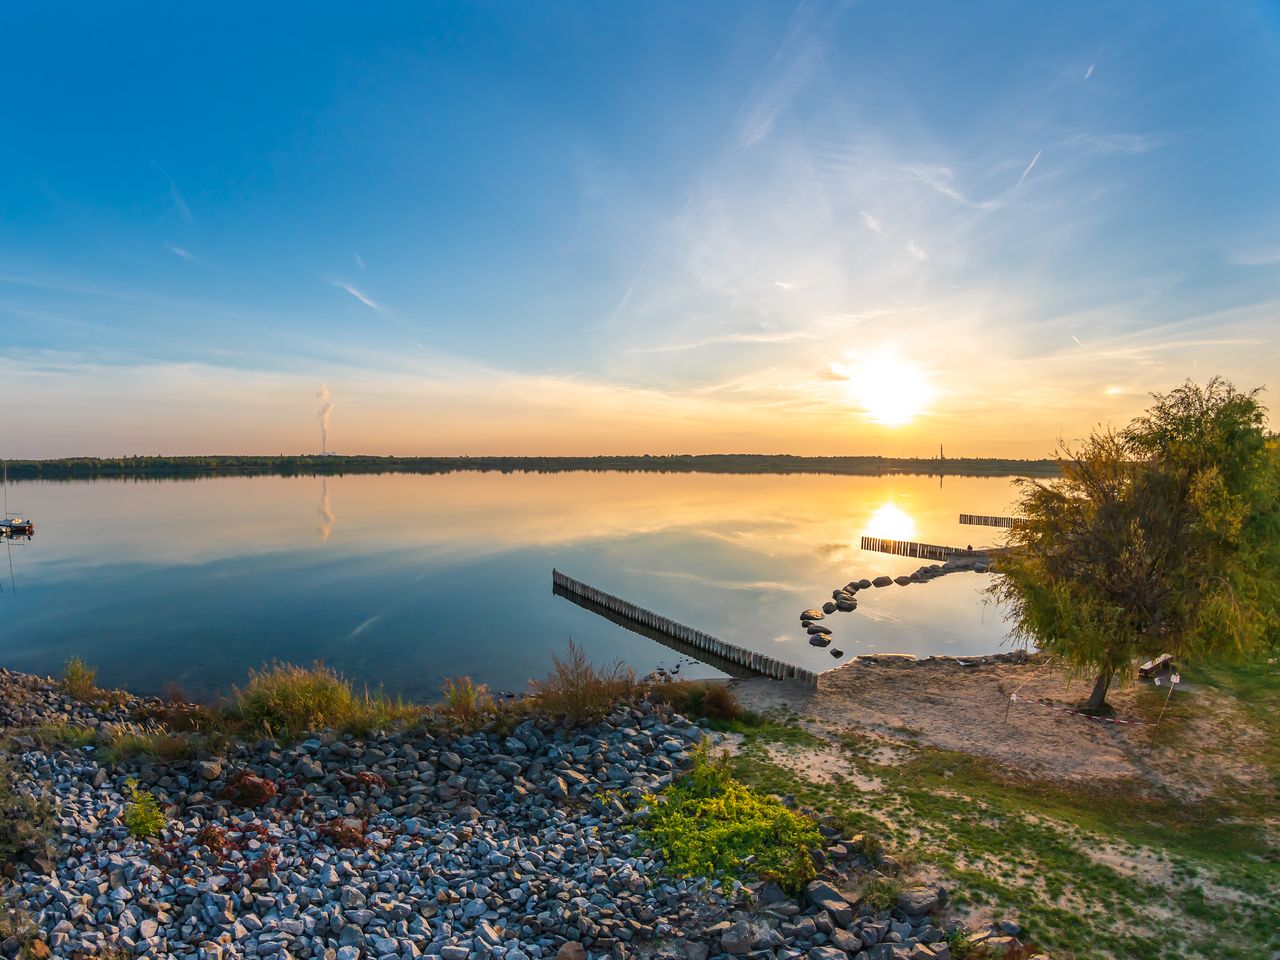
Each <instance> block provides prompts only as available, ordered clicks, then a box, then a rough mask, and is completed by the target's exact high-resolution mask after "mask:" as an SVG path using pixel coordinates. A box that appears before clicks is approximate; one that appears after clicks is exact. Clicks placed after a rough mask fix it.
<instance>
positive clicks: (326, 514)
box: [316, 478, 333, 540]
mask: <svg viewBox="0 0 1280 960" xmlns="http://www.w3.org/2000/svg"><path fill="white" fill-rule="evenodd" d="M317 512H318V513H319V514H320V521H321V523H320V526H318V527H316V533H318V534H320V539H321V540H328V539H329V534H330V533H332V532H333V510H332V509H331V508H330V507H329V480H328V478H323V479H321V481H320V507H319V509H318V511H317Z"/></svg>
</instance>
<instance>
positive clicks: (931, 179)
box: [902, 166, 969, 203]
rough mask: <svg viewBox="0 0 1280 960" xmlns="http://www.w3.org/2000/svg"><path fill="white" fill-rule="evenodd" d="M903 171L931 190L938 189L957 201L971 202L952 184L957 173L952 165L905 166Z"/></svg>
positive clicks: (945, 195)
mask: <svg viewBox="0 0 1280 960" xmlns="http://www.w3.org/2000/svg"><path fill="white" fill-rule="evenodd" d="M902 172H903V173H905V174H906V175H907V176H909V177H910V178H911V179H912V180H915V181H916V182H918V183H922V184H924V185H925V186H926V187H928V188H929V189H930V190H936V191H937V192H938V193H940V194H942V195H943V196H944V197H950V198H951V199H952V200H955V201H956V202H957V203H968V202H969V201H968V199H967V198H966V197H965V195H964V194H963V193H961V192H960V191H959V190H957V189H956V188H955V186H953V185H952V180H954V179H955V173H954V172H953V171H952V170H951V168H950V167H937V166H911V167H903V168H902Z"/></svg>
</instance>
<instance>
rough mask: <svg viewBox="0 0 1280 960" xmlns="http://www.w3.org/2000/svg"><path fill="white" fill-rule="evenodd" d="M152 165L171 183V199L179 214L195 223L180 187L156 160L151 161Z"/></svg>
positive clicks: (189, 221)
mask: <svg viewBox="0 0 1280 960" xmlns="http://www.w3.org/2000/svg"><path fill="white" fill-rule="evenodd" d="M151 165H152V166H153V167H155V168H156V170H158V171H159V172H160V175H161V176H162V177H164V178H165V180H167V181H169V197H170V199H171V200H173V205H174V206H175V207H176V208H177V210H178V212H179V213H180V214H182V218H183V219H184V220H186V221H187V222H188V223H194V222H195V218H194V217H192V216H191V208H190V207H188V206H187V201H186V199H185V198H184V197H183V196H182V194H181V193H180V192H179V190H178V185H177V184H176V183H174V182H173V177H171V176H169V174H168V172H167V171H166V170H165V168H164V167H162V166H160V164H158V163H156V162H155V161H154V160H152V161H151Z"/></svg>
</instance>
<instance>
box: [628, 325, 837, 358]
mask: <svg viewBox="0 0 1280 960" xmlns="http://www.w3.org/2000/svg"><path fill="white" fill-rule="evenodd" d="M821 336H823V334H820V333H817V332H815V331H811V330H782V331H778V332H776V333H769V332H763V333H726V334H723V335H720V336H711V337H703V338H702V339H700V340H690V341H687V342H684V343H664V344H659V345H658V346H652V347H633V348H632V349H630V350H628V351H627V353H682V352H684V351H686V350H700V349H702V348H703V347H714V346H720V345H722V344H733V343H797V342H800V341H804V340H817V339H819V338H820V337H821Z"/></svg>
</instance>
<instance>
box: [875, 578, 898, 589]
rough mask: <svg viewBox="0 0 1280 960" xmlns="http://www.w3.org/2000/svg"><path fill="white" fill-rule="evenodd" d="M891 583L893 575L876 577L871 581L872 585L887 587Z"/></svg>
mask: <svg viewBox="0 0 1280 960" xmlns="http://www.w3.org/2000/svg"><path fill="white" fill-rule="evenodd" d="M891 583H893V577H876V578H875V579H874V580H872V581H871V585H872V586H873V587H887V586H888V585H889V584H891Z"/></svg>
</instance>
